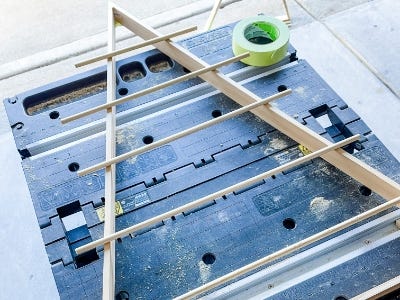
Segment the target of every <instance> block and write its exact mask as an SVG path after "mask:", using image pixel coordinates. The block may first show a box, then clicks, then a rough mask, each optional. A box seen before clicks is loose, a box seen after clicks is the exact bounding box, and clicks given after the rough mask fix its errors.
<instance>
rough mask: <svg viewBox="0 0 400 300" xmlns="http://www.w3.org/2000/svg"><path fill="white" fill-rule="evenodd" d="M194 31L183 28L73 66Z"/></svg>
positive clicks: (190, 28) (193, 28)
mask: <svg viewBox="0 0 400 300" xmlns="http://www.w3.org/2000/svg"><path fill="white" fill-rule="evenodd" d="M195 30H197V26H192V27H188V28H185V29H182V30H178V31H175V32H172V33H169V34H166V35H162V36H160V37H156V38H153V39H149V40H147V41H144V42H141V43H139V44H136V45H133V46H129V47H125V48H122V49H118V50H114V51H110V52H108V53H106V54H102V55H99V56H96V57H93V58H90V59H87V60H84V61H81V62H78V63H77V64H75V67H77V68H79V67H82V66H86V65H89V64H92V63H94V62H97V61H100V60H103V59H109V58H111V57H114V56H117V55H120V54H123V53H126V52H129V51H133V50H136V49H140V48H143V47H146V46H150V45H153V44H155V43H158V42H161V41H166V40H169V39H170V38H173V37H176V36H179V35H183V34H186V33H189V32H192V31H195Z"/></svg>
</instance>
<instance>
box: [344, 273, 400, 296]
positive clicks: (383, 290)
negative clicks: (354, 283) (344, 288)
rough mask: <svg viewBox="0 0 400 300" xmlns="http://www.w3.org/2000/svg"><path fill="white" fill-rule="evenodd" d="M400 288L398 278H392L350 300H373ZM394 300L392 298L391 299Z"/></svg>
mask: <svg viewBox="0 0 400 300" xmlns="http://www.w3.org/2000/svg"><path fill="white" fill-rule="evenodd" d="M398 288H400V276H397V277H394V278H392V279H390V280H388V281H386V282H384V283H382V284H380V285H378V286H376V287H373V288H372V289H370V290H368V291H365V292H364V293H362V294H360V295H357V296H355V297H353V298H351V299H350V300H375V299H378V298H381V297H383V296H385V295H387V294H389V293H391V292H393V291H395V290H396V289H398ZM393 299H394V298H393Z"/></svg>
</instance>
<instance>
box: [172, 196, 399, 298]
mask: <svg viewBox="0 0 400 300" xmlns="http://www.w3.org/2000/svg"><path fill="white" fill-rule="evenodd" d="M399 202H400V197H397V198H395V199H392V200H390V201H388V202H385V203H384V204H381V205H378V206H377V207H374V208H372V209H370V210H367V211H365V212H363V213H361V214H359V215H357V216H354V217H352V218H350V219H347V220H346V221H343V222H341V223H339V224H337V225H334V226H332V227H330V228H328V229H325V230H323V231H320V232H318V233H316V234H314V235H312V236H310V237H308V238H305V239H303V240H301V241H299V242H297V243H294V244H292V245H290V246H288V247H285V248H283V249H281V250H279V251H276V252H274V253H272V254H270V255H267V256H265V257H263V258H261V259H259V260H257V261H255V262H252V263H250V264H248V265H246V266H244V267H241V268H239V269H237V270H235V271H233V272H231V273H228V274H226V275H224V276H221V277H219V278H217V279H215V280H213V281H211V282H209V283H206V284H204V285H202V286H200V287H198V288H196V289H194V290H191V291H190V292H188V293H186V294H184V295H181V296H179V297H176V298H175V300H181V299H190V298H192V297H194V296H196V295H199V294H201V293H204V292H206V291H208V290H211V289H213V288H215V287H217V286H219V285H221V284H224V283H226V282H228V281H231V280H233V279H235V278H237V277H239V276H241V275H244V274H246V273H248V272H251V271H253V270H255V269H257V268H259V267H262V266H264V265H265V264H267V263H269V262H271V261H274V260H276V259H278V258H281V257H283V256H286V255H288V254H290V253H293V252H295V251H297V250H300V249H302V248H304V247H306V246H308V245H310V244H312V243H315V242H317V241H319V240H321V239H324V238H326V237H328V236H331V235H332V234H334V233H336V232H338V231H341V230H343V229H346V228H348V227H350V226H352V225H354V224H356V223H359V222H361V221H363V220H366V219H368V218H370V217H372V216H375V215H376V214H378V213H380V212H382V211H385V210H387V209H389V208H391V207H392V206H395V205H397V204H398V203H399ZM363 299H365V298H363Z"/></svg>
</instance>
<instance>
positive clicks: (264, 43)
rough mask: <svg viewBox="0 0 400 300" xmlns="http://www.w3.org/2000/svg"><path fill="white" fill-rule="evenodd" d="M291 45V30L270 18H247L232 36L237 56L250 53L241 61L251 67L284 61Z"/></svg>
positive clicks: (237, 26) (240, 23)
mask: <svg viewBox="0 0 400 300" xmlns="http://www.w3.org/2000/svg"><path fill="white" fill-rule="evenodd" d="M288 45H289V28H288V27H287V25H286V24H285V23H283V22H282V21H280V20H278V19H275V18H273V17H269V16H264V15H260V16H256V17H251V18H246V19H243V20H242V21H240V22H239V23H237V24H236V26H235V28H234V29H233V34H232V50H233V53H234V54H235V55H239V54H242V53H245V52H250V56H249V57H246V58H244V59H242V60H241V61H242V62H243V63H245V64H248V65H251V66H270V65H273V64H275V63H277V62H279V61H280V60H282V59H283V58H284V57H285V55H286V53H287V49H288Z"/></svg>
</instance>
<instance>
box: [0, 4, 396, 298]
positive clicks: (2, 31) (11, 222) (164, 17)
mask: <svg viewBox="0 0 400 300" xmlns="http://www.w3.org/2000/svg"><path fill="white" fill-rule="evenodd" d="M122 1H123V0H121V2H122ZM124 1H125V4H128V7H127V8H128V9H129V10H130V11H132V13H133V14H134V15H138V14H139V16H141V17H143V18H147V19H148V20H149V22H150V23H151V24H155V23H157V22H159V23H157V24H161V23H162V22H165V24H169V25H166V26H165V27H163V28H161V29H160V30H163V31H165V32H167V31H171V30H176V29H178V28H183V27H186V26H189V25H199V26H203V25H204V23H205V21H206V19H207V16H208V14H207V13H205V10H204V9H200V8H204V7H206V6H208V7H209V6H210V5H211V4H212V1H205V0H198V1H194V0H193V1H185V0H182V1H166V0H165V1H162V0H159V1H158V0H157V1H147V2H143V1H128V0H124ZM139 2H140V3H139ZM171 2H172V3H173V7H180V6H182V5H186V6H182V7H181V8H180V9H178V10H175V11H174V13H171V12H170V11H169V8H171V5H172V4H171ZM224 2H225V1H224ZM231 2H233V3H232V4H230V5H228V6H226V7H225V8H224V9H222V10H221V11H220V12H219V14H218V16H217V18H216V21H215V25H216V26H218V25H223V24H226V23H229V22H232V21H235V20H239V19H241V18H244V17H246V16H247V15H254V14H257V13H258V12H268V11H271V10H272V13H279V12H278V10H279V7H277V6H276V7H272V8H271V7H270V6H269V4H267V1H255V0H243V1H236V2H235V1H231ZM288 2H289V7H290V10H291V15H292V23H293V26H292V30H291V42H292V43H293V45H294V46H295V47H296V48H297V50H298V55H299V57H300V58H305V59H307V61H308V62H309V63H310V64H311V65H312V66H313V67H314V68H315V69H316V70H317V71H318V73H319V74H320V75H321V76H322V77H323V78H324V79H325V80H326V81H327V82H328V84H330V85H331V86H332V87H333V88H334V89H335V91H336V92H337V93H338V94H339V95H340V96H341V97H343V99H344V100H345V101H346V102H347V103H348V104H349V106H351V107H352V108H353V109H354V110H355V111H356V112H357V113H358V114H360V116H361V117H362V118H363V119H364V120H365V121H366V122H367V124H368V125H369V126H370V127H371V128H372V130H373V131H374V132H375V133H376V134H377V135H378V137H379V138H380V139H381V140H382V141H383V142H384V143H385V145H386V146H387V147H388V148H389V149H390V150H391V151H392V153H394V154H395V155H396V157H397V158H398V159H400V140H399V137H400V122H399V120H398V116H399V115H400V100H399V98H398V97H397V96H396V95H395V94H394V93H393V91H398V90H399V85H400V84H399V81H398V78H400V76H399V75H400V74H399V72H400V65H399V63H400V62H399V59H398V55H397V53H396V51H395V50H396V48H398V46H395V45H399V36H400V35H399V31H400V21H399V19H398V18H396V17H397V16H398V15H399V13H400V11H399V10H400V8H399V5H398V4H396V3H394V1H391V0H375V1H367V0H351V1H339V0H337V1H336V0H335V1H328V0H324V1H318V0H296V1H294V0H289V1H288ZM138 3H139V4H138ZM123 4H124V3H121V5H123ZM140 5H142V8H141V9H139V6H140ZM77 8H78V9H77ZM105 8H106V4H105V1H97V0H88V1H76V0H70V1H64V2H58V1H57V2H56V1H50V0H40V1H39V0H31V1H28V0H23V1H11V0H3V1H1V4H0V14H1V18H0V20H1V23H2V25H4V26H2V27H0V36H2V37H5V39H3V40H7V41H9V42H8V43H5V44H3V45H2V47H1V48H0V49H1V50H0V53H1V54H0V73H2V72H4V69H5V68H10V66H11V65H12V64H16V65H18V64H19V66H20V68H19V69H18V70H22V69H23V68H22V67H25V69H26V70H29V71H26V72H19V73H18V72H17V75H14V76H11V77H9V78H7V79H3V80H0V98H2V99H3V98H5V97H7V96H13V95H15V94H17V93H20V92H23V91H25V90H29V89H32V88H34V87H37V86H40V85H43V84H45V83H48V82H51V81H54V80H57V79H61V78H64V77H66V76H70V75H73V74H76V73H78V72H80V70H76V69H75V68H74V67H73V64H74V63H76V62H77V61H79V60H81V59H82V58H87V57H91V56H93V55H96V54H100V53H103V52H104V51H105V49H104V47H103V48H102V47H101V45H102V44H101V43H103V45H104V41H105V34H104V30H105V26H106V25H105V24H106V17H105V16H106V9H105ZM6 12H7V13H6ZM55 12H57V13H55ZM54 16H57V17H54ZM365 16H368V18H366V17H365ZM168 20H172V21H171V22H168ZM372 21H373V22H372ZM16 25H18V26H21V27H20V28H16ZM375 25H376V26H375ZM56 29H57V30H56ZM55 32H57V33H56V34H55ZM119 34H120V35H121V36H124V35H125V37H126V38H127V39H123V41H121V42H120V43H119V46H125V45H128V44H131V43H133V42H134V41H137V40H138V39H137V38H128V37H129V36H128V35H126V34H127V33H126V31H123V30H122V31H119ZM99 41H101V42H99ZM94 45H95V46H94ZM83 46H84V47H83ZM79 47H80V48H79ZM77 49H78V50H79V49H80V50H79V51H78V50H77ZM85 49H86V50H85ZM90 49H92V51H91V50H90ZM93 49H94V50H93ZM352 49H353V50H355V51H356V53H355V52H354V51H352ZM74 51H75V52H74ZM356 54H359V55H361V57H363V58H365V59H366V60H367V62H368V64H369V65H370V66H366V65H365V64H363V62H362V60H360V57H359V56H357V55H356ZM52 55H53V56H52ZM50 57H58V59H56V60H52V59H50ZM39 58H40V59H42V60H39ZM44 58H47V60H46V59H44ZM7 61H11V62H10V63H9V64H5V62H7ZM46 61H47V63H46ZM34 62H36V63H37V62H39V63H37V64H36V65H35V66H34V67H32V66H31V67H29V64H33V63H34ZM26 67H28V68H26ZM39 67H40V68H39ZM371 67H372V68H373V70H375V71H376V72H371ZM2 68H3V69H2ZM88 68H91V67H88ZM377 75H378V76H377ZM379 76H381V77H379ZM0 143H1V145H2V147H0V159H1V161H0V163H1V164H2V166H3V172H1V173H0V182H1V184H0V195H1V197H0V204H1V205H2V209H1V210H0V237H1V239H2V240H3V241H4V242H5V243H3V245H5V247H2V249H1V250H0V251H1V255H0V262H1V265H2V268H1V269H0V279H2V285H1V293H0V299H11V298H12V299H57V290H56V288H55V285H54V280H53V278H52V274H51V270H50V265H49V263H48V260H47V257H46V254H45V251H44V248H43V244H42V240H41V237H40V231H39V228H38V225H37V222H36V217H35V215H34V211H33V207H32V203H31V201H30V197H29V192H28V189H27V187H26V183H25V179H24V177H23V173H22V170H21V167H20V161H19V157H18V155H17V153H16V151H15V145H14V143H13V139H12V135H11V132H10V129H9V127H8V123H7V118H6V115H5V113H4V108H3V106H2V105H1V106H0Z"/></svg>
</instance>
